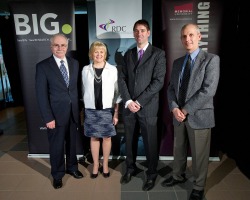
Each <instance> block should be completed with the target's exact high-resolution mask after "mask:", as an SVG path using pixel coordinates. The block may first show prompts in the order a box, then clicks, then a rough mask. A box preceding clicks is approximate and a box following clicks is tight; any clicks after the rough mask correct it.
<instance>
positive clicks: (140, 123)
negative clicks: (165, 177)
mask: <svg viewBox="0 0 250 200" xmlns="http://www.w3.org/2000/svg"><path fill="white" fill-rule="evenodd" d="M123 120H124V129H125V138H126V165H127V171H128V172H130V173H132V172H134V170H135V168H136V165H135V162H136V156H137V145H138V135H139V133H141V135H142V138H143V143H144V149H145V154H146V155H145V156H146V158H147V163H148V170H147V176H148V178H149V179H155V178H156V177H157V165H158V159H159V155H158V147H157V145H158V144H157V117H139V116H138V115H137V114H134V113H131V114H130V115H129V116H124V119H123Z"/></svg>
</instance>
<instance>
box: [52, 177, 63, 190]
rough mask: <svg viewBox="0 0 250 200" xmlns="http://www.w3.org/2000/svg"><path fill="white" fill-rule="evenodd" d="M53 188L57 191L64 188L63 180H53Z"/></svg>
mask: <svg viewBox="0 0 250 200" xmlns="http://www.w3.org/2000/svg"><path fill="white" fill-rule="evenodd" d="M53 187H54V188H55V189H58V188H61V187H62V179H54V180H53Z"/></svg>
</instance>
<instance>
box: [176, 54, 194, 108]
mask: <svg viewBox="0 0 250 200" xmlns="http://www.w3.org/2000/svg"><path fill="white" fill-rule="evenodd" d="M190 68H191V57H190V55H189V56H188V60H187V63H186V66H185V69H184V72H183V76H182V79H181V87H180V90H179V99H178V101H179V106H180V107H183V106H184V105H185V99H186V94H187V88H188V83H189V78H190Z"/></svg>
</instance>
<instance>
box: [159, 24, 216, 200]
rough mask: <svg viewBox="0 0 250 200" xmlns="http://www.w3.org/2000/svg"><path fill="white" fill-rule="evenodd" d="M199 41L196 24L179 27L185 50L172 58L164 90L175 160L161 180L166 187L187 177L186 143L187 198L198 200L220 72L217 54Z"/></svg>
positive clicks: (202, 190)
mask: <svg viewBox="0 0 250 200" xmlns="http://www.w3.org/2000/svg"><path fill="white" fill-rule="evenodd" d="M200 40H201V33H200V30H199V27H198V26H197V25H196V24H186V25H184V26H183V27H182V29H181V41H182V45H183V47H184V48H185V49H186V52H187V53H186V55H185V56H183V57H180V58H178V59H176V60H175V61H174V63H173V68H172V73H171V78H170V83H169V86H168V90H167V95H168V103H169V108H170V111H171V112H172V114H173V124H174V162H173V175H172V176H171V177H170V178H167V179H166V180H164V181H163V182H162V186H163V187H169V186H173V185H175V184H178V183H184V182H185V181H186V180H187V179H186V176H185V170H186V165H187V145H188V143H189V144H190V148H191V154H192V171H193V176H194V184H193V190H192V192H191V195H190V198H189V199H190V200H200V199H203V196H204V188H205V184H206V178H207V170H208V162H209V153H210V141H211V128H212V127H214V126H215V119H214V102H213V97H214V95H215V93H216V90H217V86H218V82H219V74H220V58H219V56H217V55H215V54H212V53H207V52H205V51H203V50H202V49H200V48H199V41H200ZM190 57H191V60H190V61H191V70H190V71H189V73H190V78H189V82H187V90H186V94H185V96H184V102H183V103H182V102H181V98H180V90H181V87H182V86H181V84H184V82H185V81H184V80H183V79H184V78H183V74H184V73H185V72H184V71H185V69H184V68H185V66H186V62H187V60H188V58H189V59H190ZM182 81H183V83H182Z"/></svg>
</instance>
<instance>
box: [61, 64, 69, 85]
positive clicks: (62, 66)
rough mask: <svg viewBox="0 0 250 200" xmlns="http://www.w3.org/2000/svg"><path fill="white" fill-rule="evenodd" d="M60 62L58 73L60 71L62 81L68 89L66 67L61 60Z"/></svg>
mask: <svg viewBox="0 0 250 200" xmlns="http://www.w3.org/2000/svg"><path fill="white" fill-rule="evenodd" d="M60 62H61V65H60V71H61V73H62V75H63V79H64V81H65V83H66V85H67V87H69V76H68V73H67V70H66V67H65V65H64V61H63V60H61V61H60Z"/></svg>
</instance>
